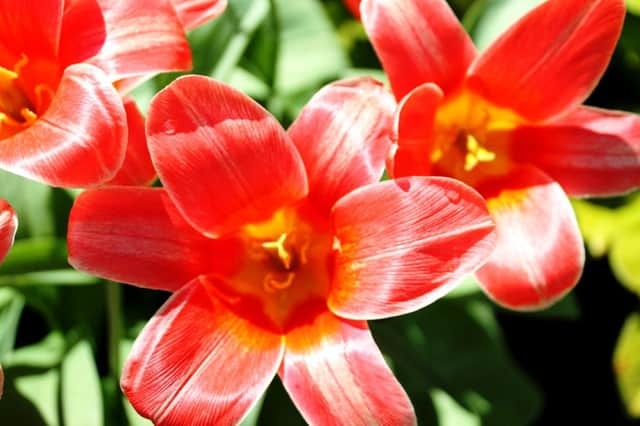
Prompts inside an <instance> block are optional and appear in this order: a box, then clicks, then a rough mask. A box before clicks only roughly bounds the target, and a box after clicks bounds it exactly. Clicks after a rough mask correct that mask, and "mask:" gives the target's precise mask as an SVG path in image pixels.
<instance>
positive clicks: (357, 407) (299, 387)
mask: <svg viewBox="0 0 640 426" xmlns="http://www.w3.org/2000/svg"><path fill="white" fill-rule="evenodd" d="M285 342H286V352H285V356H284V362H283V364H282V368H281V370H280V377H281V378H282V382H283V383H284V385H285V387H286V389H287V391H288V392H289V395H291V398H292V399H293V401H294V403H295V404H296V406H297V407H298V409H299V410H300V412H301V413H302V415H303V416H304V418H305V420H306V421H307V422H308V423H310V424H318V425H319V424H344V425H413V424H416V418H415V414H414V411H413V406H412V405H411V401H409V398H408V397H407V394H406V393H405V392H404V390H403V389H402V386H400V383H398V381H397V380H396V378H395V377H393V373H392V372H391V370H389V367H388V366H387V364H386V363H385V361H384V358H383V357H382V354H381V353H380V350H379V349H378V347H377V346H376V344H375V342H374V341H373V338H372V336H371V333H370V332H369V329H368V328H367V324H366V323H365V322H355V321H348V320H341V319H339V318H337V317H335V316H334V315H333V314H331V313H330V312H325V313H321V314H319V315H318V316H316V317H315V318H314V319H313V320H311V321H309V322H306V323H305V324H304V325H302V326H301V327H298V328H296V329H294V330H293V331H291V332H290V333H289V334H287V335H286V337H285Z"/></svg>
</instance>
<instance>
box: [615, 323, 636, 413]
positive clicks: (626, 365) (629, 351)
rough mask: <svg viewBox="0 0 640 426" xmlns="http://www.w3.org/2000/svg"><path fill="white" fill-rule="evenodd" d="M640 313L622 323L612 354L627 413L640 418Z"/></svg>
mask: <svg viewBox="0 0 640 426" xmlns="http://www.w3.org/2000/svg"><path fill="white" fill-rule="evenodd" d="M638 354H640V314H632V315H631V316H630V317H629V318H627V320H626V321H625V323H624V326H623V327H622V331H621V333H620V336H619V337H618V342H617V343H616V348H615V351H614V354H613V367H614V371H615V374H616V379H617V382H618V389H619V390H620V394H621V395H622V400H623V401H624V404H625V407H626V409H627V412H628V413H629V415H631V416H633V417H637V418H640V357H639V356H638Z"/></svg>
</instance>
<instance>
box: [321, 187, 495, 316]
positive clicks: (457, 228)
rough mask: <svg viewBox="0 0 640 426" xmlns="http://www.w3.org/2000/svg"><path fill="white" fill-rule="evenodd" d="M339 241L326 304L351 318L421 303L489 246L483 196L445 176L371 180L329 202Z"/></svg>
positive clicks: (448, 285) (491, 236) (490, 228)
mask: <svg viewBox="0 0 640 426" xmlns="http://www.w3.org/2000/svg"><path fill="white" fill-rule="evenodd" d="M334 226H335V229H336V236H337V238H338V240H339V243H340V248H339V252H338V254H337V257H336V265H335V275H334V278H333V283H332V287H331V293H330V294H329V301H328V303H329V307H330V308H331V310H332V311H333V312H335V313H336V314H337V315H340V316H344V317H346V318H353V319H378V318H385V317H389V316H394V315H400V314H404V313H407V312H412V311H415V310H417V309H420V308H422V307H424V306H426V305H428V304H429V303H431V302H433V301H435V300H436V299H438V298H440V297H442V296H444V295H445V294H446V293H448V292H449V291H450V290H452V289H453V287H454V286H455V285H456V284H457V283H458V282H459V281H460V280H461V279H462V278H463V277H464V276H465V275H467V274H469V273H471V272H473V271H474V270H476V269H477V268H478V267H479V266H480V265H481V264H482V263H483V262H484V261H485V260H486V259H487V258H488V256H489V254H490V253H491V251H492V250H493V248H494V245H495V244H494V242H495V232H494V225H493V223H492V222H491V220H490V218H489V214H488V212H487V209H486V206H485V201H484V200H483V199H482V197H480V195H478V193H476V192H475V191H474V190H473V189H471V188H470V187H468V186H466V185H464V184H462V183H460V182H458V181H455V180H453V179H448V178H427V177H412V178H401V179H397V180H394V181H387V182H383V183H380V184H374V185H369V186H367V187H364V188H361V189H358V190H356V191H354V192H352V193H351V194H349V195H347V196H345V197H343V198H341V199H340V200H339V201H338V202H337V203H336V205H335V207H334Z"/></svg>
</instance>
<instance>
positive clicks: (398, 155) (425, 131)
mask: <svg viewBox="0 0 640 426" xmlns="http://www.w3.org/2000/svg"><path fill="white" fill-rule="evenodd" d="M442 97H443V93H442V90H440V88H439V87H438V86H436V85H435V84H432V83H427V84H423V85H422V86H418V87H417V88H415V89H414V90H413V91H411V92H410V93H409V94H408V95H407V96H405V97H404V99H402V102H400V106H399V107H398V112H397V114H396V121H395V123H394V139H395V142H396V144H397V145H396V146H395V151H393V153H392V155H390V157H389V161H388V163H387V169H388V171H389V174H390V175H391V176H393V177H401V176H420V175H430V174H431V157H430V156H431V151H432V148H433V146H432V145H433V131H434V121H435V117H436V112H437V109H438V106H439V104H440V101H441V100H442Z"/></svg>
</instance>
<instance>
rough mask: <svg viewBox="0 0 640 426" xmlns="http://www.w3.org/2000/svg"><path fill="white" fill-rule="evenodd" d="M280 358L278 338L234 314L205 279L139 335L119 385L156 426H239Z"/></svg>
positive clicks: (185, 291)
mask: <svg viewBox="0 0 640 426" xmlns="http://www.w3.org/2000/svg"><path fill="white" fill-rule="evenodd" d="M282 355H283V344H282V337H281V336H278V335H275V334H271V333H269V332H268V331H266V330H264V329H261V328H259V327H257V326H256V325H254V324H253V323H251V322H249V321H247V320H244V319H242V318H240V317H238V316H236V315H235V314H234V313H232V312H231V311H229V310H228V308H227V307H226V306H225V305H224V304H223V303H221V302H220V301H219V300H218V298H217V296H216V294H215V289H214V288H213V287H212V284H211V283H210V282H208V281H207V280H206V279H204V278H202V279H199V280H195V281H193V282H192V283H190V284H188V285H187V286H186V287H185V288H183V289H182V290H180V291H179V292H177V293H176V294H174V295H173V296H172V297H171V298H170V299H169V300H168V301H167V302H166V303H165V304H164V306H163V307H162V308H160V310H159V311H158V312H157V313H156V315H155V316H154V317H153V318H152V319H151V321H149V323H148V324H147V325H146V327H145V328H144V329H143V330H142V333H141V334H140V336H138V338H137V340H136V342H135V344H134V346H133V349H132V351H131V354H130V355H129V359H128V360H127V363H126V365H125V367H124V371H123V373H122V380H121V385H122V389H123V390H124V392H125V394H126V395H127V398H128V399H129V401H130V402H131V404H132V405H133V406H134V408H135V409H136V410H137V411H138V412H139V413H140V414H141V415H143V416H144V417H147V418H149V419H151V420H152V421H153V422H154V423H155V424H156V425H158V426H161V425H191V426H208V425H231V424H237V423H239V422H240V420H241V419H242V418H243V417H244V416H245V414H246V413H247V411H249V409H250V408H251V406H252V405H253V404H254V403H255V402H256V400H257V399H258V397H260V395H261V394H262V393H263V392H264V391H265V390H266V388H267V386H268V385H269V383H270V382H271V380H272V379H273V377H274V376H275V374H276V371H277V370H278V367H279V365H280V363H281V362H282Z"/></svg>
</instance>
